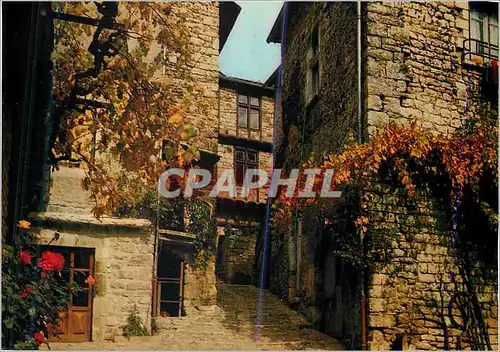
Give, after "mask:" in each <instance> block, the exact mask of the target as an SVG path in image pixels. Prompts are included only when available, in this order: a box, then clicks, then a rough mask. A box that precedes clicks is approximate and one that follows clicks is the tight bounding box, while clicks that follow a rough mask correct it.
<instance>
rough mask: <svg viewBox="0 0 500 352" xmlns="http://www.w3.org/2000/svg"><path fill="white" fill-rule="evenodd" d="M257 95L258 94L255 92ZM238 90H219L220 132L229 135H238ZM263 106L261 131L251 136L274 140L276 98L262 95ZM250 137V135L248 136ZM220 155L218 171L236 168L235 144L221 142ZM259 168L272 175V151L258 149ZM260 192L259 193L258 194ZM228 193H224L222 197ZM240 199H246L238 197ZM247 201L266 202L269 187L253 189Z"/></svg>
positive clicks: (261, 139) (256, 138)
mask: <svg viewBox="0 0 500 352" xmlns="http://www.w3.org/2000/svg"><path fill="white" fill-rule="evenodd" d="M255 95H257V94H255ZM237 98H238V92H237V91H236V90H233V89H228V88H220V91H219V108H220V111H219V133H220V134H224V135H228V136H238V134H237V122H238V115H237V111H238V105H237ZM260 106H261V132H260V133H259V132H255V133H254V132H251V133H252V134H251V136H250V137H251V138H250V139H254V140H257V141H263V142H268V143H272V142H273V116H274V99H272V98H270V97H266V96H260ZM247 138H248V137H247ZM218 155H219V157H220V160H219V162H218V164H217V173H218V175H219V176H220V175H221V173H222V171H223V170H224V169H234V146H232V145H224V144H219V146H218ZM258 161H259V168H260V169H263V170H266V171H267V172H268V174H269V176H271V172H272V168H273V160H272V153H269V152H264V151H258ZM240 192H241V187H238V188H237V193H238V195H239V193H240ZM257 193H258V194H257ZM225 196H227V195H224V194H222V197H225ZM238 199H239V200H245V199H243V198H241V197H238ZM246 200H247V201H252V202H259V203H265V202H266V201H267V189H266V188H262V189H260V190H259V191H258V192H257V191H251V192H250V194H249V197H248V199H246Z"/></svg>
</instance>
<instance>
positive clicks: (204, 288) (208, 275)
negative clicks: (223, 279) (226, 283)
mask: <svg viewBox="0 0 500 352" xmlns="http://www.w3.org/2000/svg"><path fill="white" fill-rule="evenodd" d="M183 290H184V303H183V304H184V309H185V312H186V314H187V315H189V314H191V313H192V312H193V309H196V308H197V307H198V308H199V307H200V306H211V305H215V304H217V288H216V279H215V259H214V258H211V260H210V261H209V262H208V263H206V267H197V266H194V265H192V264H189V263H188V264H186V266H185V274H184V288H183Z"/></svg>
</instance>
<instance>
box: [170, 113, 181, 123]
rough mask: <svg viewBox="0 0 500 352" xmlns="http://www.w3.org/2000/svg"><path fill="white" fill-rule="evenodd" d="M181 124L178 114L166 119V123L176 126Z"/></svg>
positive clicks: (179, 114)
mask: <svg viewBox="0 0 500 352" xmlns="http://www.w3.org/2000/svg"><path fill="white" fill-rule="evenodd" d="M181 122H182V114H181V113H180V112H176V113H175V114H173V115H172V116H170V117H169V118H168V123H173V124H178V123H181Z"/></svg>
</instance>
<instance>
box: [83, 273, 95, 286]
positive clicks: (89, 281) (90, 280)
mask: <svg viewBox="0 0 500 352" xmlns="http://www.w3.org/2000/svg"><path fill="white" fill-rule="evenodd" d="M85 282H86V283H88V284H89V286H92V285H94V284H95V279H94V277H93V276H92V275H89V277H88V278H87V280H85Z"/></svg>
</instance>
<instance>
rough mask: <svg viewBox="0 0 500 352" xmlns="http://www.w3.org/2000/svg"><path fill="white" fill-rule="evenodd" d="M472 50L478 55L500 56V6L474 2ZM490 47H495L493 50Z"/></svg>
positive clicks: (471, 31)
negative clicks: (499, 33) (499, 29)
mask: <svg viewBox="0 0 500 352" xmlns="http://www.w3.org/2000/svg"><path fill="white" fill-rule="evenodd" d="M470 37H471V39H474V41H473V42H472V43H471V45H472V47H471V50H472V51H473V52H475V53H478V54H488V55H489V56H490V57H497V56H498V4H496V3H493V2H472V3H471V4H470ZM490 45H495V46H496V48H492V47H491V46H490Z"/></svg>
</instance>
